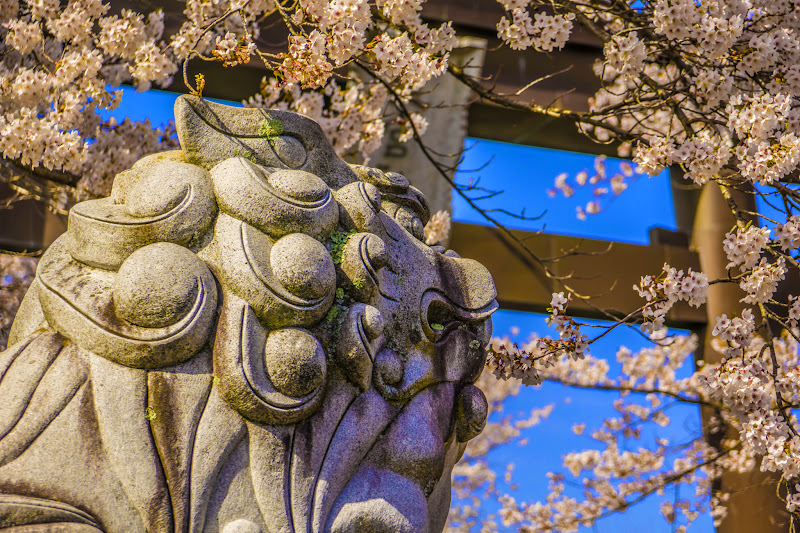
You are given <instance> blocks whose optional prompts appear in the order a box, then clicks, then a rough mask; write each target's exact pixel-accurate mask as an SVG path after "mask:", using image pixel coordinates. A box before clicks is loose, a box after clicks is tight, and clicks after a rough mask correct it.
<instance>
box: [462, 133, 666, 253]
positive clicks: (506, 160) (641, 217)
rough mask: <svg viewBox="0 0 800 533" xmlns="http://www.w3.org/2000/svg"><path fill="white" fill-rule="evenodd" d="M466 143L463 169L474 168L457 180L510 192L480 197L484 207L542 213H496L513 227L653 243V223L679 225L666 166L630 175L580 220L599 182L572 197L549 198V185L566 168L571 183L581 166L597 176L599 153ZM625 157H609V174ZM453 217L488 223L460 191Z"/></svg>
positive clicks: (495, 214)
mask: <svg viewBox="0 0 800 533" xmlns="http://www.w3.org/2000/svg"><path fill="white" fill-rule="evenodd" d="M466 146H467V148H468V149H467V150H466V151H465V152H464V155H463V158H464V159H463V162H462V164H461V165H460V166H459V169H469V170H474V172H459V173H458V174H457V175H456V180H457V181H458V182H459V183H461V184H468V183H470V181H473V182H475V181H477V184H478V185H479V186H481V187H485V188H488V189H492V190H499V191H505V192H504V193H503V194H500V195H499V196H495V197H493V198H491V199H488V200H484V201H482V202H480V203H479V205H480V206H481V207H482V208H490V209H497V208H500V207H502V208H503V209H505V210H507V211H510V212H512V213H516V214H519V213H522V212H523V210H524V212H525V214H526V215H527V216H538V215H542V216H541V218H540V219H539V220H531V221H521V220H518V219H515V218H514V217H511V216H508V215H503V214H501V213H494V214H493V216H496V217H497V218H498V219H499V220H500V222H502V223H503V224H505V225H507V226H509V227H512V228H517V229H528V230H534V231H538V230H543V231H544V232H545V233H556V234H561V235H575V236H581V237H588V238H594V239H603V240H612V241H619V242H629V243H634V244H649V242H650V240H649V237H648V230H649V229H650V228H651V227H653V226H660V227H663V228H667V229H672V230H674V229H676V225H675V213H674V210H673V208H672V191H671V189H670V184H669V175H668V173H667V172H666V171H665V172H663V173H661V174H660V175H658V176H656V177H654V178H648V177H647V176H646V175H637V176H634V177H633V178H629V179H628V180H627V182H628V183H629V187H628V190H626V191H624V192H623V193H622V194H620V195H619V196H613V195H611V196H612V197H610V198H607V199H604V200H602V202H603V203H604V209H603V211H602V212H601V213H598V214H595V215H588V216H587V218H586V220H578V218H577V217H576V207H578V206H585V205H586V203H587V202H588V201H590V200H592V199H593V198H594V195H593V189H594V187H592V186H590V185H588V184H587V185H585V186H583V187H576V188H575V194H574V195H573V196H571V197H569V198H565V197H564V196H563V195H562V194H560V193H559V194H558V195H557V196H556V197H554V198H550V197H548V195H547V190H548V189H551V188H553V183H554V181H555V178H556V176H558V175H559V174H560V173H562V172H566V173H567V174H568V175H569V176H570V178H569V182H570V183H572V184H574V183H575V181H574V177H575V175H577V174H578V172H580V171H581V170H587V171H588V172H589V176H592V175H593V174H594V171H593V165H594V160H595V158H594V156H591V155H587V154H578V153H574V152H567V151H563V150H550V149H547V148H537V147H532V146H520V145H514V144H509V143H504V142H499V141H488V140H485V139H472V138H470V139H467V142H466ZM620 161H621V160H619V159H613V158H608V159H606V165H607V167H608V171H607V174H608V175H609V176H612V175H614V174H615V173H616V172H617V171H618V169H619V163H620ZM478 169H480V170H478ZM473 194H478V193H477V192H473ZM453 219H454V220H457V221H460V222H470V223H474V224H486V221H485V219H483V218H482V217H481V216H480V215H479V214H478V212H477V211H475V210H474V209H473V208H472V207H471V206H469V205H468V204H467V202H466V201H465V200H463V199H462V198H461V197H460V196H458V195H457V194H453Z"/></svg>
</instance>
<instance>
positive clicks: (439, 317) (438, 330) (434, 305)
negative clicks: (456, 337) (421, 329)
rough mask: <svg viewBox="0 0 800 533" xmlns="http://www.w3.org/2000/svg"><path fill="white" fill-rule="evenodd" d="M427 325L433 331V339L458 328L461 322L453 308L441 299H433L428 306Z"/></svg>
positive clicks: (438, 338) (436, 339)
mask: <svg viewBox="0 0 800 533" xmlns="http://www.w3.org/2000/svg"><path fill="white" fill-rule="evenodd" d="M427 319H428V327H429V328H430V330H431V331H432V332H433V336H434V339H433V340H434V341H438V340H440V339H442V338H444V337H445V336H446V335H447V334H448V333H450V332H451V331H453V330H454V329H456V328H458V327H459V326H461V325H462V324H463V322H462V321H461V320H460V319H459V318H458V316H456V314H455V313H454V312H453V309H452V308H451V307H450V306H448V305H447V304H446V303H445V302H443V301H441V300H433V301H432V302H431V304H430V306H429V307H428V313H427Z"/></svg>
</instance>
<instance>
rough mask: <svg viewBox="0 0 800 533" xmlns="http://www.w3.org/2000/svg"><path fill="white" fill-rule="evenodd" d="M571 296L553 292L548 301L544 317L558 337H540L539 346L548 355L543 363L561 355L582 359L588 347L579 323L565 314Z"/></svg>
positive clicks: (587, 340)
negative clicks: (546, 315) (547, 314)
mask: <svg viewBox="0 0 800 533" xmlns="http://www.w3.org/2000/svg"><path fill="white" fill-rule="evenodd" d="M570 300H571V296H569V295H567V296H564V293H563V292H558V293H553V298H552V300H551V301H550V315H549V316H548V317H547V318H546V319H545V321H546V322H547V325H548V326H550V327H552V328H554V329H555V330H556V332H558V337H559V338H558V339H557V340H551V339H540V340H539V347H540V349H541V350H542V352H544V353H545V354H547V355H548V357H547V358H546V360H545V364H548V363H549V362H551V361H552V360H553V359H557V358H559V357H560V356H562V355H566V356H568V357H570V358H572V359H574V360H576V361H577V360H579V359H583V358H584V356H585V354H586V350H587V349H588V348H589V339H588V337H586V335H584V334H583V333H581V329H580V324H578V323H577V322H575V320H573V319H572V318H571V317H569V316H567V314H566V310H567V305H569V302H570Z"/></svg>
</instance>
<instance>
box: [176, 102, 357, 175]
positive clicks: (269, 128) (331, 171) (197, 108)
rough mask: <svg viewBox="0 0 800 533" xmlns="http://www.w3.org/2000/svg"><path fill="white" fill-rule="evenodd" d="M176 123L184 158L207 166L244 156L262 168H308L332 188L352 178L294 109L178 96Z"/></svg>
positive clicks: (320, 134)
mask: <svg viewBox="0 0 800 533" xmlns="http://www.w3.org/2000/svg"><path fill="white" fill-rule="evenodd" d="M175 127H176V129H177V131H178V139H179V140H180V143H181V148H182V149H183V152H184V154H185V155H186V158H187V160H188V161H189V162H191V163H194V164H195V165H199V166H201V167H203V168H205V169H208V170H210V169H211V168H213V167H214V166H215V165H217V163H220V162H222V161H225V160H226V159H230V158H232V157H245V158H247V159H249V160H250V161H252V162H253V163H255V164H258V165H262V166H267V167H274V168H290V169H302V170H305V171H307V172H311V173H312V174H316V175H317V176H319V177H320V178H322V179H323V180H324V181H325V182H326V183H327V184H328V186H329V187H331V188H333V189H338V188H339V187H341V186H343V185H346V184H347V183H350V182H353V181H356V177H355V175H354V174H353V172H352V171H351V170H350V168H349V167H348V166H347V164H346V163H344V161H342V160H341V159H339V157H338V156H337V155H336V152H335V151H334V149H333V147H332V146H331V143H330V142H328V139H327V137H325V133H324V132H323V131H322V128H321V127H320V126H319V124H317V123H316V122H314V121H313V120H311V119H309V118H307V117H304V116H302V115H299V114H297V113H292V112H290V111H277V110H266V109H257V108H243V107H233V106H227V105H222V104H218V103H215V102H210V101H208V100H203V99H202V98H199V97H197V96H189V95H182V96H180V97H178V99H177V100H176V101H175Z"/></svg>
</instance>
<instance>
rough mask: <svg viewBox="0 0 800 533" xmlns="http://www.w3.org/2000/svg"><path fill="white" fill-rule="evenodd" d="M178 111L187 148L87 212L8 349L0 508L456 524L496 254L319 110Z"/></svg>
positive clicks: (286, 527)
mask: <svg viewBox="0 0 800 533" xmlns="http://www.w3.org/2000/svg"><path fill="white" fill-rule="evenodd" d="M175 114H176V122H177V128H178V135H179V137H180V141H181V145H182V146H183V151H175V152H167V153H161V154H156V155H152V156H149V157H146V158H144V159H142V160H140V161H139V162H137V163H136V164H135V165H134V166H133V168H131V169H130V170H127V171H125V172H122V173H121V174H119V175H118V176H117V177H116V179H115V180H114V187H113V191H112V194H111V196H110V197H109V198H103V199H99V200H91V201H87V202H82V203H80V204H78V205H76V206H75V207H74V208H73V209H72V211H71V212H70V216H69V230H68V231H67V233H66V234H65V235H63V236H62V237H61V238H59V239H58V240H57V241H56V242H55V243H54V244H53V245H52V246H51V247H50V248H49V249H48V250H47V252H46V253H45V255H44V256H43V257H42V259H41V261H40V263H39V267H38V270H37V274H36V280H35V282H34V284H33V285H32V286H31V289H30V291H29V292H28V294H27V295H26V297H25V300H24V302H23V304H22V307H21V309H20V312H19V314H18V316H17V319H16V321H15V323H14V326H13V329H12V332H11V338H10V343H9V344H10V346H11V347H10V348H9V349H8V350H6V351H5V352H3V353H0V527H15V526H17V527H19V528H20V529H19V531H25V532H32V531H64V532H81V533H89V532H97V531H107V532H126V533H135V532H144V531H149V532H185V531H188V532H201V531H223V532H224V533H233V532H247V533H255V532H261V533H323V532H335V533H344V532H387V533H388V532H393V533H394V532H431V533H433V532H439V531H441V530H442V528H443V526H444V522H445V519H446V516H447V511H448V508H449V504H450V474H451V471H452V468H453V465H454V464H455V463H456V461H457V460H458V459H459V458H460V456H461V454H462V453H463V451H464V448H465V445H466V442H467V441H468V440H469V439H471V438H472V437H474V436H475V435H477V433H479V432H480V431H481V430H482V428H483V426H484V424H485V420H486V409H487V406H486V399H485V398H484V396H483V394H482V393H481V391H480V390H478V389H477V388H476V387H475V386H474V385H473V383H474V382H475V380H477V378H478V376H479V375H480V373H481V370H482V368H483V365H484V357H485V355H484V346H485V345H486V343H487V342H488V340H489V337H490V335H491V321H490V319H489V315H490V314H491V313H492V312H493V311H494V310H495V308H496V303H495V290H494V284H493V282H492V279H491V276H490V275H489V273H488V271H487V270H486V269H485V268H484V267H483V266H481V265H480V264H478V263H477V262H475V261H472V260H469V259H462V258H460V257H459V256H458V255H457V254H455V253H454V252H452V251H445V250H444V248H442V247H436V246H434V247H429V246H427V245H425V244H424V242H423V240H424V237H423V231H422V229H423V226H424V224H425V223H426V222H427V220H428V218H429V215H430V213H429V209H428V205H427V201H426V200H425V198H424V197H423V196H422V194H421V193H420V192H419V191H418V190H417V189H415V188H414V187H411V186H409V184H408V181H407V180H406V179H405V178H404V177H403V176H401V175H399V174H395V173H385V172H382V171H380V170H377V169H372V168H366V167H360V166H350V165H348V164H346V163H345V162H343V161H342V160H341V159H339V158H338V157H337V156H336V155H335V153H334V151H333V149H332V147H331V146H330V144H329V143H328V142H327V140H326V139H325V137H324V135H323V132H322V130H321V128H320V127H319V125H317V124H316V123H315V122H313V121H311V120H310V119H308V118H305V117H302V116H300V115H296V114H293V113H289V112H280V111H263V110H255V109H236V108H230V107H226V106H221V105H218V104H213V103H210V102H207V101H204V100H201V99H199V98H196V97H181V98H179V99H178V101H177V103H176V104H175ZM14 531H17V530H16V529H14Z"/></svg>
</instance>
